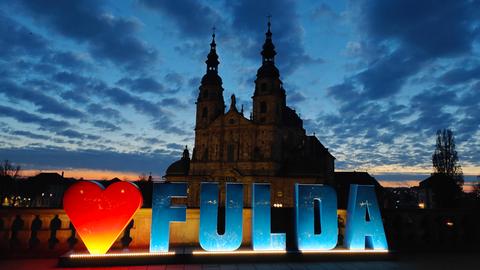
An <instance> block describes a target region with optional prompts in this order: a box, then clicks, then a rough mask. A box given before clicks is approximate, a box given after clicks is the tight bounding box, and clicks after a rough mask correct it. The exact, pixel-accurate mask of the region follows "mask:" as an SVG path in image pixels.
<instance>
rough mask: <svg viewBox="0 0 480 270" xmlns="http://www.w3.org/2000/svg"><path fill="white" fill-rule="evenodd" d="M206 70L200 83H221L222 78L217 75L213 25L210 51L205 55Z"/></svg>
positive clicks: (217, 62)
mask: <svg viewBox="0 0 480 270" xmlns="http://www.w3.org/2000/svg"><path fill="white" fill-rule="evenodd" d="M205 63H206V64H207V72H206V74H205V75H204V76H203V78H202V85H222V79H221V78H220V76H218V64H220V62H219V61H218V55H217V43H215V27H213V28H212V42H211V43H210V52H209V53H208V55H207V60H206V61H205Z"/></svg>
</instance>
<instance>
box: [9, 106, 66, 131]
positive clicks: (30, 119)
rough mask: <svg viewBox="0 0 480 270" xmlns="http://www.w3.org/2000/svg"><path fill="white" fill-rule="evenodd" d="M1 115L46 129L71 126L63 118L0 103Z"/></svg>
mask: <svg viewBox="0 0 480 270" xmlns="http://www.w3.org/2000/svg"><path fill="white" fill-rule="evenodd" d="M0 117H10V118H13V119H15V120H17V121H19V122H22V123H27V124H37V125H39V126H40V127H42V128H43V129H46V130H57V129H63V128H66V127H69V126H70V125H69V123H68V122H66V121H62V120H55V119H52V118H46V117H41V116H38V115H35V114H32V113H28V112H25V111H21V110H17V109H13V108H10V107H5V106H2V105H0Z"/></svg>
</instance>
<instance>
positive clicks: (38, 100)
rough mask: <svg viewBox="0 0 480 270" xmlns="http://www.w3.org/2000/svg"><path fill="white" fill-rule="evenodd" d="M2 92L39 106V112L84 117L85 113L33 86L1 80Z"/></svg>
mask: <svg viewBox="0 0 480 270" xmlns="http://www.w3.org/2000/svg"><path fill="white" fill-rule="evenodd" d="M0 93H2V94H3V95H4V96H5V97H6V98H8V99H17V100H25V101H28V102H30V103H32V104H35V105H36V106H37V108H38V109H37V110H38V112H41V113H49V114H55V115H58V116H62V117H65V118H77V119H78V118H83V117H85V114H84V113H83V112H81V111H79V110H77V109H73V108H70V107H69V106H67V105H65V103H61V102H59V101H58V100H56V99H54V98H52V97H50V96H47V95H44V94H42V93H40V92H39V91H36V90H34V89H32V88H26V87H22V86H19V85H17V84H15V83H13V82H10V81H6V80H0Z"/></svg>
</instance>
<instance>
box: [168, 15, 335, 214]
mask: <svg viewBox="0 0 480 270" xmlns="http://www.w3.org/2000/svg"><path fill="white" fill-rule="evenodd" d="M275 55H276V52H275V46H274V44H273V42H272V32H271V31H270V22H269V23H268V30H267V32H266V39H265V43H264V44H263V50H262V51H261V56H262V65H261V66H260V68H259V69H258V71H257V77H256V80H255V90H254V93H253V97H252V99H253V110H252V114H251V116H250V117H249V118H246V117H245V116H244V114H243V108H242V109H241V110H240V111H239V110H238V108H237V105H236V99H235V95H232V96H231V101H230V106H229V108H228V110H227V112H225V108H226V106H225V102H224V98H223V87H222V79H221V77H220V76H219V74H218V65H219V61H218V55H217V52H216V43H215V34H213V35H212V42H211V44H210V53H209V54H208V56H207V60H206V62H205V63H206V64H207V71H206V74H205V75H204V76H203V78H202V81H201V85H200V87H199V92H198V98H197V102H196V107H197V108H196V125H195V146H194V149H193V154H192V157H191V158H190V154H189V151H188V149H187V148H185V150H184V152H183V156H182V158H181V159H180V160H178V161H176V162H174V163H173V164H171V165H170V166H169V167H168V169H167V171H166V175H165V178H166V180H167V181H173V182H175V181H182V182H183V181H186V180H187V181H188V182H189V184H190V186H189V196H188V198H189V199H188V205H189V206H190V207H197V206H198V201H199V189H200V188H199V187H200V183H201V182H204V181H215V182H219V183H221V184H222V186H221V200H220V201H223V200H224V191H223V190H224V185H223V184H224V183H225V182H240V183H244V184H246V185H245V186H244V204H245V205H246V206H250V202H251V190H250V189H251V183H252V182H267V183H270V184H271V187H272V204H273V205H277V206H292V205H293V188H294V183H330V182H332V181H333V178H334V160H335V158H334V157H333V156H332V155H331V154H330V152H329V151H328V149H327V148H325V147H324V146H323V145H322V143H321V142H320V141H319V140H318V139H317V138H316V137H315V136H309V135H307V134H306V132H305V129H304V128H303V121H302V119H300V117H299V116H298V114H297V113H296V112H295V110H293V109H291V108H290V107H288V106H287V104H286V92H285V89H284V88H283V83H282V81H281V80H280V72H279V70H278V68H277V67H276V66H275Z"/></svg>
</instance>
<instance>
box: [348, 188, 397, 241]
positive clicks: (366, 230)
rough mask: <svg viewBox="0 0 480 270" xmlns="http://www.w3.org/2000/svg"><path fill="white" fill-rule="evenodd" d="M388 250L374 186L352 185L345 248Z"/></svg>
mask: <svg viewBox="0 0 480 270" xmlns="http://www.w3.org/2000/svg"><path fill="white" fill-rule="evenodd" d="M367 217H368V218H367ZM365 240H366V242H367V246H368V247H369V248H373V249H383V250H385V249H388V246H387V239H386V237H385V231H384V230H383V223H382V217H381V216H380V209H378V203H377V198H376V196H375V187H374V186H373V185H351V186H350V196H349V198H348V209H347V225H346V228H345V247H346V248H348V249H365Z"/></svg>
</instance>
